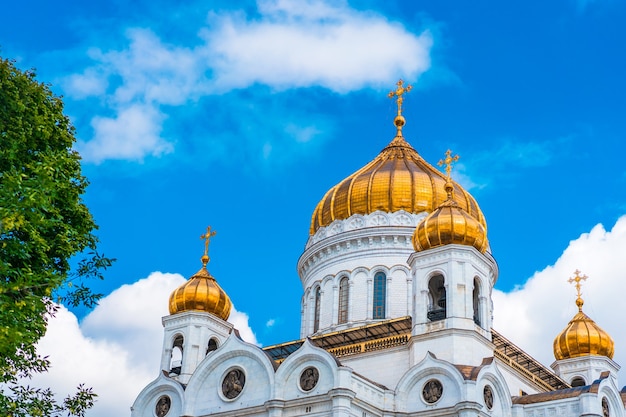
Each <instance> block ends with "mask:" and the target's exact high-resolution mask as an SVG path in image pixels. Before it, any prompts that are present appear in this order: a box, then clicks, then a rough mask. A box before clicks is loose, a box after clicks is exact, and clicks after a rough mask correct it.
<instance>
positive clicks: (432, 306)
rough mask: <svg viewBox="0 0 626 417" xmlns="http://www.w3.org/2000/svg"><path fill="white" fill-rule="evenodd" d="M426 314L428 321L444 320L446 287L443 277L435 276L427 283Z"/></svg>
mask: <svg viewBox="0 0 626 417" xmlns="http://www.w3.org/2000/svg"><path fill="white" fill-rule="evenodd" d="M428 301H429V303H428V313H427V317H428V320H430V321H437V320H443V319H445V318H446V287H445V286H444V281H443V275H435V276H434V277H432V278H431V279H430V281H428Z"/></svg>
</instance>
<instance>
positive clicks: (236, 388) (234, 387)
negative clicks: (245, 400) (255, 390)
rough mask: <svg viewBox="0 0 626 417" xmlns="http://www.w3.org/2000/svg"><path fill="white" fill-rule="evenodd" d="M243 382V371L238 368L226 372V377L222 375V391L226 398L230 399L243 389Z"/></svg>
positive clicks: (244, 379)
mask: <svg viewBox="0 0 626 417" xmlns="http://www.w3.org/2000/svg"><path fill="white" fill-rule="evenodd" d="M245 383H246V378H245V376H244V374H243V372H242V371H241V370H239V369H233V370H231V371H230V372H228V374H226V377H224V381H223V382H222V393H223V394H224V396H225V397H226V398H228V399H229V400H232V399H233V398H235V397H236V396H238V395H239V393H240V392H241V390H243V386H244V384H245Z"/></svg>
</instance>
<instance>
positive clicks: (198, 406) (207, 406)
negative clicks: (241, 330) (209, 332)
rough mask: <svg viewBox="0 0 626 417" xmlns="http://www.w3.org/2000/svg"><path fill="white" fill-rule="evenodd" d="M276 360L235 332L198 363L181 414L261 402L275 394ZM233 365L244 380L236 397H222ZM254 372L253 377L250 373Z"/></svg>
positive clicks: (227, 408)
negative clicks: (244, 377) (234, 398)
mask: <svg viewBox="0 0 626 417" xmlns="http://www.w3.org/2000/svg"><path fill="white" fill-rule="evenodd" d="M275 366H276V364H275V363H274V362H273V361H272V360H271V359H270V358H269V356H268V355H267V354H266V353H265V352H264V351H263V350H261V349H260V348H259V347H257V346H255V345H253V344H250V343H247V342H244V341H243V340H241V339H240V338H239V337H238V336H237V335H236V334H235V332H233V333H231V335H230V336H229V337H228V339H226V341H225V342H224V343H223V344H222V346H220V347H219V348H218V350H216V351H215V352H214V353H213V354H212V355H208V356H206V357H205V358H204V360H203V361H202V362H201V363H200V364H199V365H198V367H197V368H196V370H195V372H194V373H193V375H192V376H191V378H190V380H189V383H188V384H187V388H186V389H185V407H184V409H183V412H182V413H181V414H180V415H193V416H196V415H206V414H213V413H215V412H217V411H218V410H219V411H232V410H236V409H240V408H246V407H254V406H260V405H262V404H264V403H265V402H266V401H267V400H269V399H271V398H274V381H275V377H274V369H275ZM232 369H238V370H241V371H242V372H243V373H244V374H245V375H246V379H245V384H244V385H243V389H242V390H241V393H240V395H239V396H238V397H237V399H236V401H232V400H229V399H228V398H225V397H224V395H223V392H222V384H223V381H224V379H225V376H226V375H227V374H228V373H229V371H230V370H232ZM252 376H253V377H252Z"/></svg>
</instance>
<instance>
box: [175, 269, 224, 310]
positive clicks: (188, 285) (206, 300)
mask: <svg viewBox="0 0 626 417" xmlns="http://www.w3.org/2000/svg"><path fill="white" fill-rule="evenodd" d="M231 307H232V303H231V301H230V298H229V297H228V295H227V294H226V292H224V290H223V289H222V288H221V287H220V286H219V285H218V283H217V281H215V278H213V276H211V274H210V273H209V271H207V269H206V266H203V267H202V269H200V270H199V271H198V272H196V273H195V274H194V275H193V276H192V277H191V278H190V279H189V280H188V281H187V282H185V283H184V284H182V285H181V286H180V287H178V288H176V289H175V290H174V292H172V294H171V295H170V302H169V308H170V314H176V313H181V312H183V311H205V312H207V313H211V314H213V315H215V316H217V317H219V318H221V319H222V320H227V319H228V316H230V309H231Z"/></svg>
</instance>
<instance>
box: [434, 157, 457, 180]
mask: <svg viewBox="0 0 626 417" xmlns="http://www.w3.org/2000/svg"><path fill="white" fill-rule="evenodd" d="M458 160H459V155H454V156H452V151H451V150H450V149H448V150H447V151H446V157H445V158H444V159H440V160H439V163H438V164H437V165H439V166H443V165H445V166H446V168H445V169H446V175H447V176H448V181H450V173H451V172H452V164H453V163H454V162H456V161H458Z"/></svg>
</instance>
